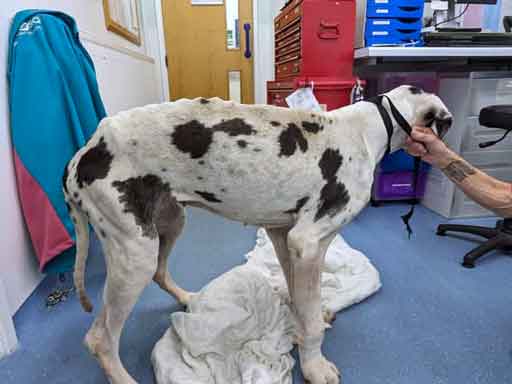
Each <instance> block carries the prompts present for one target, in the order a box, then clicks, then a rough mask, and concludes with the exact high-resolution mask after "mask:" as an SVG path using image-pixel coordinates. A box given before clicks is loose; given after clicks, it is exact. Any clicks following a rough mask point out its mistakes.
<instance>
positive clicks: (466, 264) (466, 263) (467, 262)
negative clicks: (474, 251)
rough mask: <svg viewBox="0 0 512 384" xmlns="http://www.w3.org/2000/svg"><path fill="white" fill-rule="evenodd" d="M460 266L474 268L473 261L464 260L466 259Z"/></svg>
mask: <svg viewBox="0 0 512 384" xmlns="http://www.w3.org/2000/svg"><path fill="white" fill-rule="evenodd" d="M462 266H463V267H464V268H467V269H473V268H475V263H474V262H473V261H466V260H464V261H463V262H462Z"/></svg>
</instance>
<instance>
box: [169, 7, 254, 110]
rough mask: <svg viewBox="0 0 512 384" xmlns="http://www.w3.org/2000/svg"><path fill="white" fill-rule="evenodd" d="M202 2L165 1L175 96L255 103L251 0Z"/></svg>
mask: <svg viewBox="0 0 512 384" xmlns="http://www.w3.org/2000/svg"><path fill="white" fill-rule="evenodd" d="M201 1H203V2H205V0H163V1H162V8H163V9H162V11H163V17H164V28H165V40H166V49H167V63H168V72H169V89H170V95H171V100H177V99H180V98H195V97H206V98H208V97H214V96H217V97H220V98H222V99H225V100H229V99H232V100H235V101H240V102H242V103H244V104H252V103H254V84H253V82H254V81H253V57H254V52H253V51H252V49H253V38H252V37H253V31H254V28H253V18H252V0H219V1H218V2H219V3H220V2H222V4H220V5H219V4H217V5H194V4H193V3H194V2H201ZM210 1H211V0H210ZM227 13H228V14H227ZM236 14H238V17H236V16H237V15H236ZM238 79H239V80H238Z"/></svg>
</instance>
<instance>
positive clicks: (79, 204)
mask: <svg viewBox="0 0 512 384" xmlns="http://www.w3.org/2000/svg"><path fill="white" fill-rule="evenodd" d="M76 204H77V205H78V206H79V207H80V208H82V200H78V201H77V202H76Z"/></svg>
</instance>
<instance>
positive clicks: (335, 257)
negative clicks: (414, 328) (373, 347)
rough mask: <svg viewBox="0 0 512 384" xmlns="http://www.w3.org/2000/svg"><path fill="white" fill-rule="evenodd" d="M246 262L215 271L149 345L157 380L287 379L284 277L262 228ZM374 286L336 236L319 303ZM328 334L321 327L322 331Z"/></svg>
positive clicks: (361, 294)
mask: <svg viewBox="0 0 512 384" xmlns="http://www.w3.org/2000/svg"><path fill="white" fill-rule="evenodd" d="M246 257H247V263H246V264H244V265H242V266H239V267H236V268H234V269H232V270H230V271H229V272H226V273H225V274H223V275H221V276H219V277H218V278H216V279H215V280H213V281H212V282H211V283H209V284H208V285H207V286H206V287H204V288H203V289H202V290H201V291H200V292H199V293H198V294H197V295H195V296H194V297H193V299H192V301H191V303H190V304H189V306H188V312H175V313H173V314H172V315H171V322H172V326H171V327H170V328H169V330H168V331H167V332H166V333H165V334H164V336H163V337H162V338H161V339H160V341H158V343H157V344H156V345H155V348H154V349H153V353H152V361H153V367H154V371H155V378H156V381H157V383H158V384H214V383H221V384H224V383H230V384H235V383H236V384H237V383H240V384H291V383H292V375H291V372H292V368H293V366H294V363H295V361H294V359H293V358H292V357H291V355H290V351H291V350H292V348H293V342H294V334H295V333H294V329H295V327H294V321H293V316H292V314H291V311H290V308H289V307H288V305H287V303H288V294H287V289H286V283H285V279H284V276H283V273H282V271H281V267H280V266H279V262H278V260H277V257H276V255H275V252H274V248H273V246H272V243H271V242H270V240H269V238H268V237H267V234H266V232H265V230H264V229H259V230H258V236H257V240H256V246H255V248H254V249H253V250H252V251H251V252H249V253H248V254H247V255H246ZM380 287H381V283H380V278H379V273H378V271H377V270H376V269H375V268H374V267H373V265H372V264H371V263H370V262H369V260H368V259H367V258H366V256H364V255H363V254H362V253H361V252H359V251H357V250H355V249H353V248H351V247H350V246H349V245H348V244H347V243H346V242H345V241H344V240H343V239H342V238H341V236H339V235H338V236H336V237H335V239H334V240H333V241H332V243H331V245H330V246H329V249H328V251H327V254H326V260H325V266H324V271H323V274H322V306H323V308H325V309H328V310H330V311H332V312H334V313H335V312H338V311H340V310H342V309H344V308H346V307H348V306H350V305H352V304H355V303H358V302H360V301H362V300H364V299H365V298H367V297H368V296H370V295H372V294H373V293H375V292H376V291H378V290H379V288H380ZM326 337H329V336H328V332H327V333H326Z"/></svg>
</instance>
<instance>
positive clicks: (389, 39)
mask: <svg viewBox="0 0 512 384" xmlns="http://www.w3.org/2000/svg"><path fill="white" fill-rule="evenodd" d="M365 40H366V46H367V47H371V46H375V45H410V46H416V47H420V46H422V45H423V43H422V40H421V32H414V33H392V32H389V31H382V32H378V31H377V32H374V34H372V35H366V38H365Z"/></svg>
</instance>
